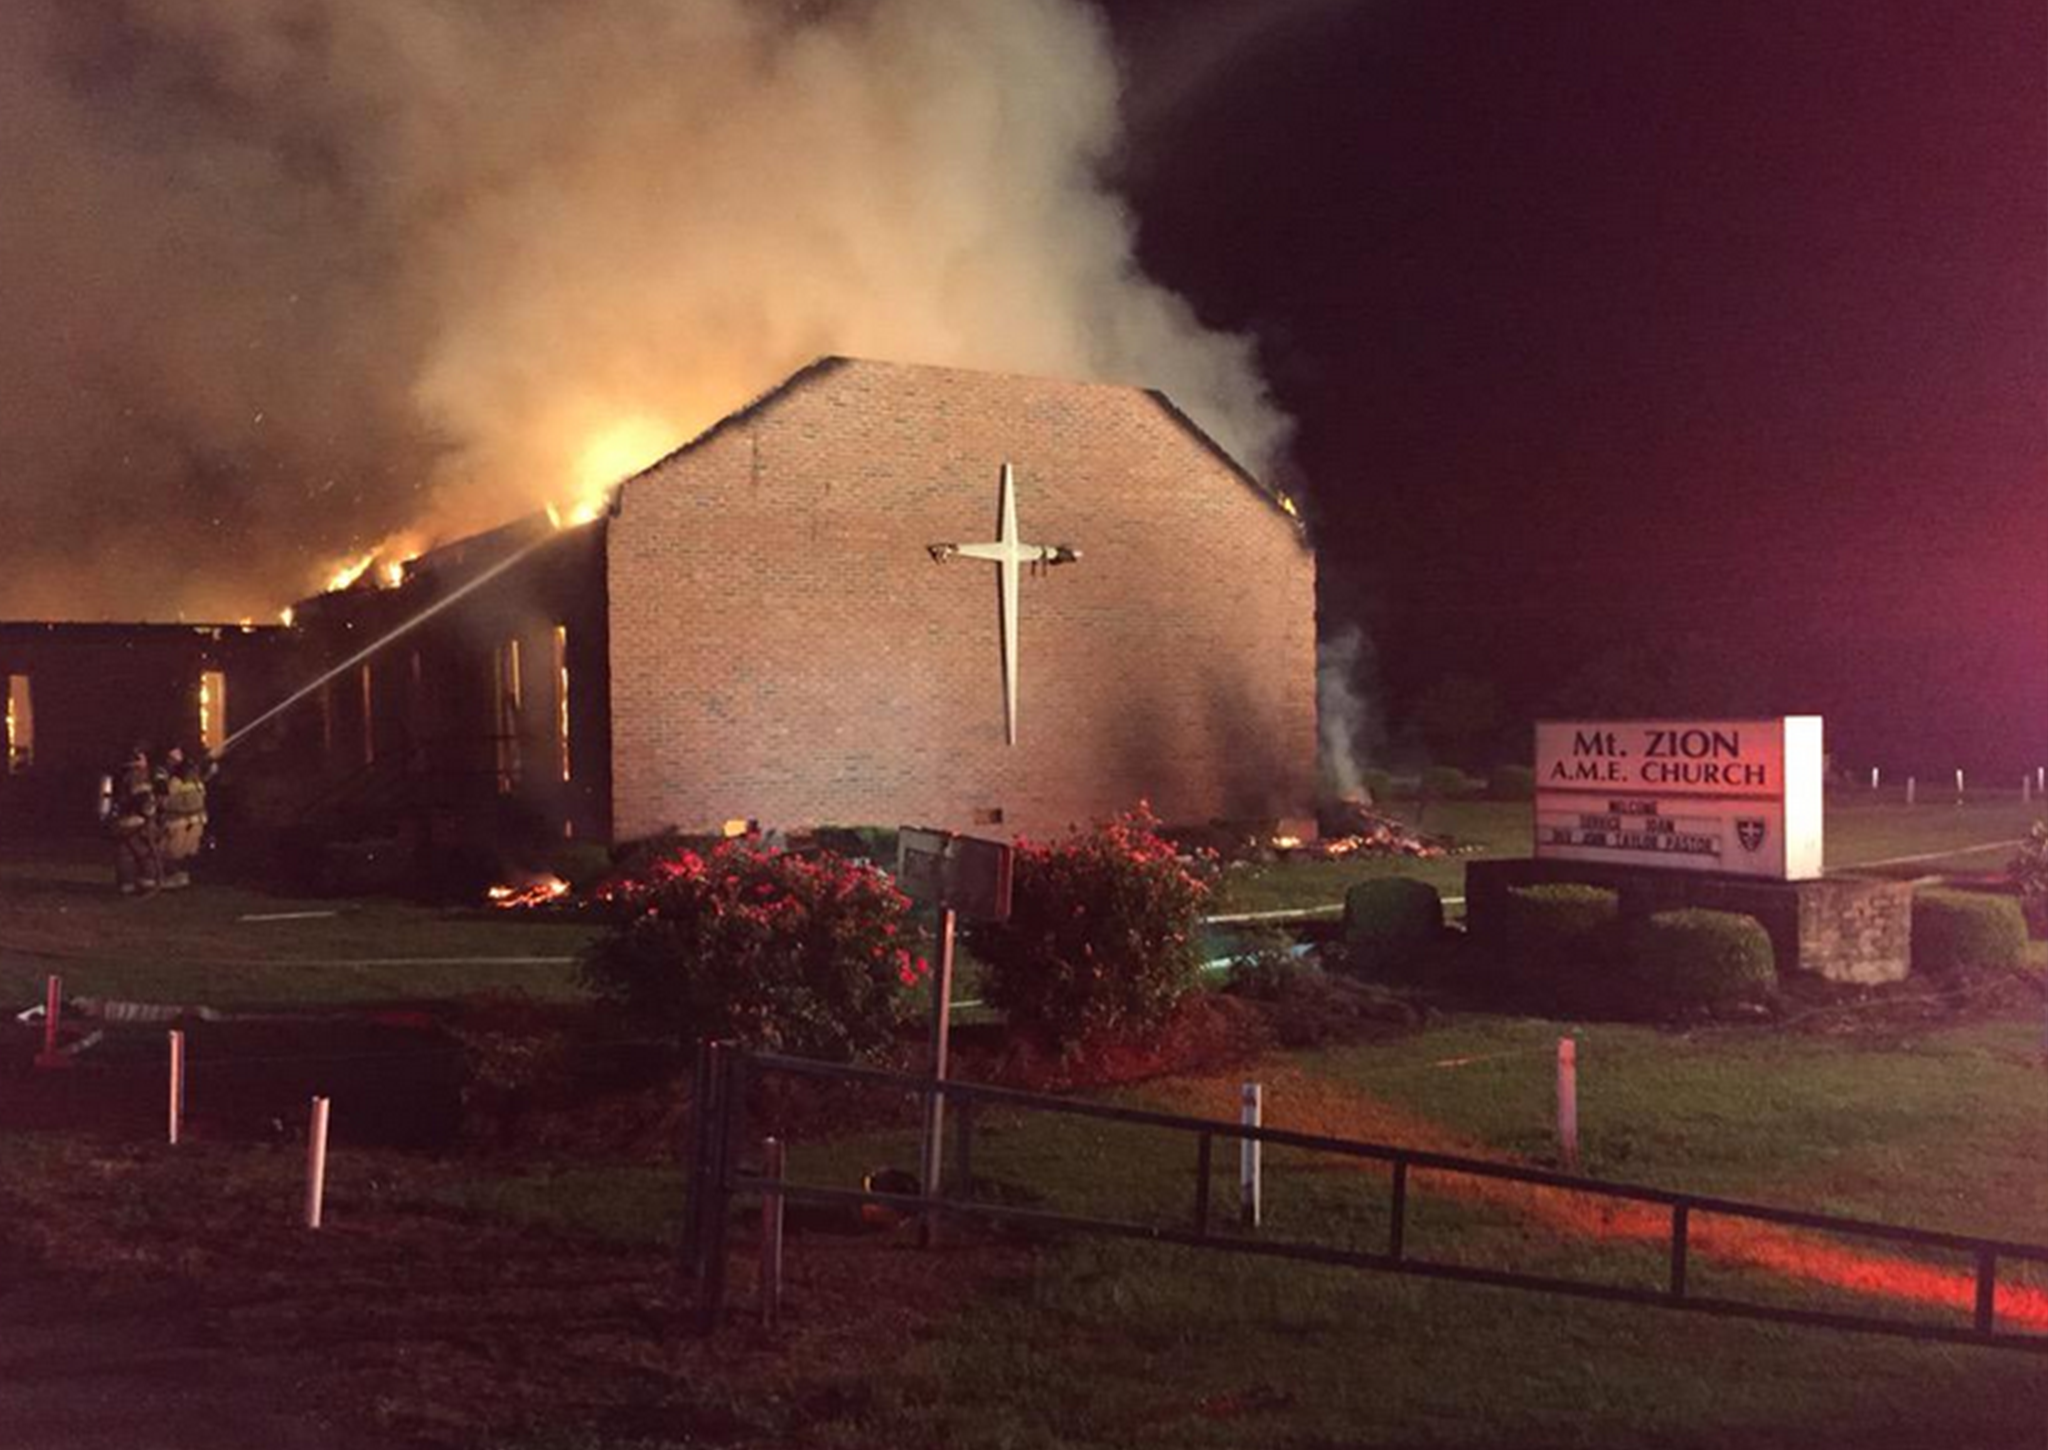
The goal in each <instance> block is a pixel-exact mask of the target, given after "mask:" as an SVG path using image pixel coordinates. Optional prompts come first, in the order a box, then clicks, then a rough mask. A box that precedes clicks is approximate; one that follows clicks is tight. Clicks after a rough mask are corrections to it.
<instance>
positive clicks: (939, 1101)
mask: <svg viewBox="0 0 2048 1450" xmlns="http://www.w3.org/2000/svg"><path fill="white" fill-rule="evenodd" d="M957 920H958V918H957V917H956V916H955V914H954V911H953V908H952V907H950V906H948V907H943V908H941V910H940V911H939V967H938V974H937V975H936V976H934V977H933V978H932V1081H934V1082H944V1081H945V1080H946V1058H947V1056H948V1052H949V1046H948V1045H949V1044H950V1042H951V1041H952V1030H953V936H954V932H955V930H956V923H957ZM945 1141H946V1098H945V1095H944V1094H943V1093H941V1092H937V1091H934V1092H933V1093H932V1094H931V1095H930V1096H929V1097H928V1098H927V1099H926V1100H925V1105H924V1143H923V1145H922V1147H923V1149H924V1152H923V1161H922V1162H921V1163H920V1164H919V1165H918V1166H919V1168H920V1170H921V1174H920V1177H921V1179H922V1182H921V1184H920V1188H921V1189H922V1191H923V1193H924V1197H925V1201H926V1202H927V1203H928V1204H931V1205H932V1207H929V1208H927V1209H926V1210H925V1215H924V1222H923V1223H922V1224H921V1225H920V1226H919V1228H918V1241H919V1243H921V1244H922V1245H923V1246H924V1247H925V1248H930V1247H931V1246H932V1245H933V1244H935V1243H937V1242H938V1237H939V1210H938V1207H937V1204H938V1201H939V1173H940V1170H941V1168H942V1166H943V1164H944V1161H945V1156H946V1155H945V1150H944V1145H945Z"/></svg>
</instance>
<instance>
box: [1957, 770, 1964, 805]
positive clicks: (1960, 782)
mask: <svg viewBox="0 0 2048 1450" xmlns="http://www.w3.org/2000/svg"><path fill="white" fill-rule="evenodd" d="M1962 803H1963V773H1962V771H1961V770H1960V769H1959V770H1957V771H1956V804H1957V805H1961V804H1962Z"/></svg>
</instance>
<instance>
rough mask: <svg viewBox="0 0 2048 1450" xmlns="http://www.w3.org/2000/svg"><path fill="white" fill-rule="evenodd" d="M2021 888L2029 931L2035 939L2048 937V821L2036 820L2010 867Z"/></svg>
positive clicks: (2022, 905)
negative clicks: (2036, 937)
mask: <svg viewBox="0 0 2048 1450" xmlns="http://www.w3.org/2000/svg"><path fill="white" fill-rule="evenodd" d="M2006 869H2007V870H2008V871H2010V872H2011V873H2012V880H2013V884H2014V885H2015V886H2017V887H2019V889H2020V906H2021V908H2022V909H2023V910H2024V911H2025V912H2026V915H2027V926H2028V929H2029V930H2031V931H2032V932H2033V934H2034V935H2035V936H2048V821H2036V822H2034V827H2033V829H2032V830H2030V831H2028V832H2027V838H2026V839H2025V840H2024V841H2022V842H2020V851H2019V854H2018V855H2017V856H2015V857H2013V858H2012V863H2011V864H2010V865H2009V866H2008V867H2007V868H2006Z"/></svg>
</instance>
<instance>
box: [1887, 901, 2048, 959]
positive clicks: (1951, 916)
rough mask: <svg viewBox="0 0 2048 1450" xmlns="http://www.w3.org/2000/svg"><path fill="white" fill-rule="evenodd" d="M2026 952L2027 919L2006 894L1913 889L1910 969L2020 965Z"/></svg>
mask: <svg viewBox="0 0 2048 1450" xmlns="http://www.w3.org/2000/svg"><path fill="white" fill-rule="evenodd" d="M2026 953H2027V921H2026V917H2025V916H2024V915H2022V914H2021V911H2020V904H2019V903H2018V902H2017V901H2014V900H2013V899H2012V898H2011V897H2009V896H1986V895H1983V894H1980V893H1978V892H1974V891H1918V892H1915V893H1914V894H1913V970H1914V971H1916V972H1925V973H1928V974H1929V975H1932V976H1946V975H1948V974H1950V973H1952V972H1958V971H1966V970H1970V969H1973V968H1978V969H1981V968H1991V969H1994V970H1996V969H2001V968H2006V967H2016V966H2018V965H2019V964H2020V963H2021V962H2022V961H2023V960H2024V959H2025V957H2026Z"/></svg>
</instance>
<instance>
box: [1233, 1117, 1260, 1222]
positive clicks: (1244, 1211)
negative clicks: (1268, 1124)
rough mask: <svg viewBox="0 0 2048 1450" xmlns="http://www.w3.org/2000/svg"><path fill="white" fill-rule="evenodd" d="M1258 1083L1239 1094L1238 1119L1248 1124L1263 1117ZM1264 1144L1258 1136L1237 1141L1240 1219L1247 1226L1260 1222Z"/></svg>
mask: <svg viewBox="0 0 2048 1450" xmlns="http://www.w3.org/2000/svg"><path fill="white" fill-rule="evenodd" d="M1261 1116H1262V1114H1261V1102H1260V1092H1259V1085H1258V1084H1257V1083H1255V1082H1248V1083H1246V1084H1245V1085H1244V1090H1243V1092H1242V1093H1241V1094H1240V1095H1239V1098H1238V1121H1239V1122H1241V1123H1243V1124H1244V1125H1245V1126H1246V1127H1247V1128H1256V1127H1258V1126H1259V1122H1260V1119H1261ZM1264 1146H1265V1144H1263V1143H1261V1142H1260V1141H1259V1140H1258V1139H1257V1138H1240V1139H1239V1140H1238V1145H1237V1207H1238V1221H1239V1222H1240V1223H1242V1224H1243V1225H1244V1226H1245V1227H1246V1228H1257V1227H1258V1226H1259V1218H1260V1209H1261V1207H1262V1203H1261V1195H1260V1192H1259V1186H1260V1185H1259V1169H1260V1166H1261V1165H1260V1154H1259V1150H1260V1149H1261V1148H1263V1147H1264Z"/></svg>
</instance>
